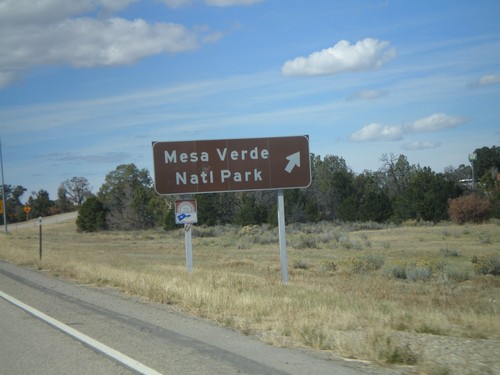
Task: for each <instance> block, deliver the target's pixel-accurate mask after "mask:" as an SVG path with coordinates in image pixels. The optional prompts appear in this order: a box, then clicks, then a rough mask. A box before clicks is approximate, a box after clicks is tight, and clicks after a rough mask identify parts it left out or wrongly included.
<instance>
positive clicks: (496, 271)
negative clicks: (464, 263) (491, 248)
mask: <svg viewBox="0 0 500 375" xmlns="http://www.w3.org/2000/svg"><path fill="white" fill-rule="evenodd" d="M471 262H472V268H474V270H475V271H476V272H477V273H478V274H481V275H494V276H498V275H500V256H498V255H483V256H475V255H474V256H473V257H472V258H471Z"/></svg>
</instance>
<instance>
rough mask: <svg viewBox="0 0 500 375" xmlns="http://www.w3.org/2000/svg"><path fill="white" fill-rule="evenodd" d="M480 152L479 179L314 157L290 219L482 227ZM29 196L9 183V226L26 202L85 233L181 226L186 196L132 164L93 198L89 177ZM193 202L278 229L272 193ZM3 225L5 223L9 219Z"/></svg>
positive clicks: (401, 160)
mask: <svg viewBox="0 0 500 375" xmlns="http://www.w3.org/2000/svg"><path fill="white" fill-rule="evenodd" d="M474 153H475V154H476V156H477V158H476V160H475V161H474V174H475V178H474V181H473V180H472V179H471V177H472V168H471V165H467V166H466V165H463V164H462V165H460V166H459V167H458V168H452V167H448V168H446V170H445V171H444V172H443V173H436V172H434V171H433V170H431V169H430V168H429V167H421V166H420V165H411V164H410V163H409V162H408V160H407V158H406V156H404V155H393V154H391V155H382V156H381V158H380V161H381V167H380V169H379V170H377V171H369V170H366V171H363V172H362V173H360V174H356V173H354V172H353V171H352V170H351V169H350V168H349V167H348V165H347V163H346V161H345V160H344V159H342V158H341V157H338V156H334V155H326V156H324V157H321V156H319V155H314V154H311V174H312V183H311V185H310V186H309V187H308V188H306V189H290V190H286V191H285V210H286V212H285V215H286V221H287V223H319V222H322V221H327V222H328V221H341V222H376V223H389V222H391V223H394V224H400V223H402V222H405V221H408V220H417V221H423V222H433V223H438V222H440V221H442V220H452V221H454V222H457V223H465V222H476V223H481V222H484V221H486V220H488V219H489V218H497V219H500V174H499V173H498V171H499V169H500V147H497V146H493V147H490V148H488V147H482V148H479V149H476V150H475V151H474ZM26 191H27V189H26V188H24V187H22V186H11V185H6V186H5V192H6V203H5V206H6V212H7V220H8V222H9V223H15V222H20V221H25V220H26V216H27V215H26V213H25V209H26V207H25V205H26V206H29V207H30V209H31V211H30V212H29V215H30V217H31V218H38V217H39V216H42V217H46V216H49V215H52V214H57V213H64V212H68V211H75V210H78V211H79V215H78V216H79V219H78V222H77V224H78V228H79V230H82V231H86V232H95V231H100V230H135V229H141V230H143V229H151V228H159V227H161V228H163V229H166V230H169V229H172V228H175V223H174V213H173V212H172V208H173V201H174V200H176V199H178V198H180V196H169V197H160V196H158V195H157V194H156V192H155V191H154V188H153V179H152V178H151V175H150V173H149V171H148V170H147V169H139V168H137V166H135V165H134V164H123V165H119V166H117V167H116V169H115V170H113V171H110V172H109V173H108V174H107V175H106V176H105V180H104V183H103V184H102V186H101V187H100V188H99V190H98V191H97V192H96V193H95V194H94V193H92V191H91V187H90V184H89V182H88V181H87V179H86V178H85V177H73V178H71V179H68V180H65V181H63V182H62V183H61V185H60V187H59V190H58V199H57V200H55V201H53V200H51V199H50V198H49V194H48V192H47V191H44V190H40V191H38V192H32V193H31V196H30V197H29V198H28V199H27V201H26V202H25V203H24V204H23V203H22V202H21V199H22V197H23V195H24V193H25V192H26ZM184 198H185V197H184ZM194 198H196V199H197V201H198V221H199V223H201V224H203V225H207V226H214V225H226V224H232V225H234V224H236V225H242V226H243V225H254V224H257V225H263V224H269V225H277V213H276V212H277V207H276V206H277V202H276V201H277V200H276V192H274V191H256V192H238V193H234V192H228V193H220V194H198V195H195V196H194ZM457 199H458V201H456V204H453V205H450V201H451V200H457ZM0 222H1V223H2V224H3V216H2V217H0Z"/></svg>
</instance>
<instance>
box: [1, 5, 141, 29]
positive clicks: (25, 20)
mask: <svg viewBox="0 0 500 375" xmlns="http://www.w3.org/2000/svg"><path fill="white" fill-rule="evenodd" d="M136 1H138V0H78V1H67V0H42V1H33V0H3V1H1V2H0V25H2V26H5V25H15V26H16V28H17V27H19V26H24V25H48V24H52V23H54V22H57V21H60V20H62V19H65V18H67V17H75V16H78V15H81V14H84V13H89V12H100V13H103V14H109V13H110V12H116V11H119V10H121V9H125V8H126V7H128V6H129V5H130V4H131V3H134V2H136Z"/></svg>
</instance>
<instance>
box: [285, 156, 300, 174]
mask: <svg viewBox="0 0 500 375" xmlns="http://www.w3.org/2000/svg"><path fill="white" fill-rule="evenodd" d="M286 160H288V164H287V165H286V167H285V171H287V172H288V173H291V172H292V170H293V168H295V167H300V151H299V152H296V153H295V154H292V155H288V156H287V157H286Z"/></svg>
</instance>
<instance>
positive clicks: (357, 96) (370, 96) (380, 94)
mask: <svg viewBox="0 0 500 375" xmlns="http://www.w3.org/2000/svg"><path fill="white" fill-rule="evenodd" d="M388 95H389V94H388V93H387V91H381V90H361V91H358V92H356V93H354V94H352V95H351V96H349V97H348V98H347V101H349V102H352V101H356V100H375V99H380V98H384V97H386V96H388Z"/></svg>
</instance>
